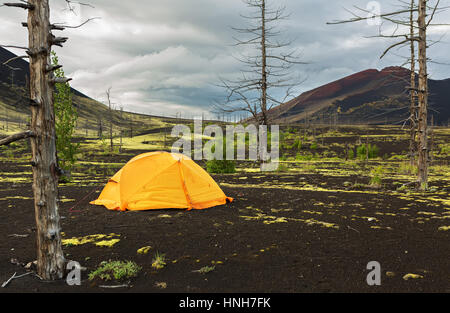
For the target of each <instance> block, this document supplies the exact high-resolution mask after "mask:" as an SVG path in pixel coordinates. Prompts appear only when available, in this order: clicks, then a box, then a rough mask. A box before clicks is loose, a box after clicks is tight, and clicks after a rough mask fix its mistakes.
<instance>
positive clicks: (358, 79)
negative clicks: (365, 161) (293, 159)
mask: <svg viewBox="0 0 450 313" xmlns="http://www.w3.org/2000/svg"><path fill="white" fill-rule="evenodd" d="M410 73H411V72H410V71H409V70H408V69H406V68H403V67H398V66H391V67H386V68H384V69H382V70H381V71H380V70H377V69H368V70H364V71H361V72H358V73H354V74H351V75H348V76H346V77H343V78H341V79H338V80H335V81H333V82H330V83H327V84H325V85H323V86H320V87H317V88H314V89H312V90H309V91H306V92H304V93H302V94H300V95H299V96H298V97H296V98H294V99H292V100H290V101H288V102H286V103H284V104H281V105H279V106H277V107H275V108H272V109H271V110H269V112H268V115H269V118H270V119H271V120H272V121H273V122H275V123H276V122H278V123H282V122H285V123H298V122H302V121H304V120H305V119H308V120H313V121H314V120H315V121H317V122H323V123H330V122H334V120H335V119H337V120H338V121H339V122H341V123H350V124H352V123H364V124H365V123H368V124H382V123H394V124H398V123H401V122H402V121H404V120H405V119H407V118H408V116H409V94H408V93H409V92H408V87H409V84H410V76H411V75H410ZM429 86H430V97H429V109H430V110H429V111H430V114H429V115H430V118H431V116H433V117H434V121H435V122H436V123H437V124H447V123H448V122H449V119H450V104H449V102H450V79H444V80H432V79H429ZM336 115H337V117H336Z"/></svg>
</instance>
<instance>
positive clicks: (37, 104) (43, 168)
mask: <svg viewBox="0 0 450 313" xmlns="http://www.w3.org/2000/svg"><path fill="white" fill-rule="evenodd" d="M66 2H67V4H68V5H69V6H70V1H68V0H66ZM4 6H7V7H16V8H22V9H25V10H27V11H28V19H27V22H26V23H22V25H23V26H24V27H27V28H28V47H16V48H20V49H23V50H25V51H26V53H27V55H26V56H22V57H18V58H29V60H30V81H29V91H30V95H29V104H30V106H31V123H30V130H28V131H25V132H23V133H19V134H15V135H12V136H10V137H8V138H5V139H3V140H1V141H0V145H5V144H9V143H11V142H14V141H17V140H21V139H25V138H31V150H32V161H31V165H32V167H33V193H34V208H35V218H36V229H37V235H36V237H37V274H38V275H39V276H40V277H41V278H42V279H44V280H56V279H61V278H62V277H63V276H64V271H65V268H64V267H65V259H64V254H63V251H62V247H61V228H60V217H59V212H58V178H59V176H60V174H61V170H60V169H59V167H58V161H57V153H56V142H55V141H56V140H55V139H56V138H55V112H54V106H53V92H54V86H55V84H56V83H66V82H68V81H70V79H69V78H65V77H63V78H55V76H54V74H53V71H54V70H56V69H57V68H59V67H60V66H53V65H52V63H51V60H50V53H51V50H52V46H62V44H63V43H65V42H66V41H67V39H68V38H66V37H56V36H54V35H53V34H52V30H64V28H65V27H62V26H60V25H55V24H51V23H50V7H49V1H48V0H28V1H22V2H20V3H5V4H4ZM69 27H70V26H69ZM77 27H78V26H77Z"/></svg>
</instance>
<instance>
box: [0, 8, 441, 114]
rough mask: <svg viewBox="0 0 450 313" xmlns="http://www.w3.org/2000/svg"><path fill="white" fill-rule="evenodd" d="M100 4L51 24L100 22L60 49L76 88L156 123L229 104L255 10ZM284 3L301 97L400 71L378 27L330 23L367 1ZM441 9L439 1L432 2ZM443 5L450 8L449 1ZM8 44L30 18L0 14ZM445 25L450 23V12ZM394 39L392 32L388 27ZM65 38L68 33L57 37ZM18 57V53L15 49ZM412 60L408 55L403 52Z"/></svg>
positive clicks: (21, 38)
mask: <svg viewBox="0 0 450 313" xmlns="http://www.w3.org/2000/svg"><path fill="white" fill-rule="evenodd" d="M84 2H86V3H90V4H92V5H93V6H94V8H91V7H85V6H82V7H81V8H76V10H75V11H76V14H73V13H71V12H69V11H68V10H66V9H65V8H66V7H65V3H64V1H62V0H51V1H50V3H51V8H52V12H51V16H52V17H51V18H52V22H67V23H68V24H70V25H77V24H79V23H81V22H82V21H84V20H85V19H87V18H91V17H100V19H96V20H93V21H91V22H90V23H88V24H87V25H85V26H83V27H82V28H78V29H70V30H67V31H64V32H63V35H64V36H68V37H70V39H69V41H68V43H67V44H66V45H65V47H64V48H62V49H61V48H58V47H56V49H55V51H56V52H57V54H58V55H59V57H60V62H61V63H62V64H63V65H64V69H65V71H66V76H69V77H72V78H73V81H72V82H71V84H72V87H74V88H76V89H78V90H79V91H81V92H83V93H85V94H86V95H88V96H90V97H92V98H94V99H97V100H99V101H104V100H105V90H106V89H108V88H109V87H112V98H113V101H114V102H115V104H116V105H117V107H119V106H123V108H124V109H125V110H128V111H134V112H143V113H149V114H155V115H172V116H174V115H175V114H177V112H183V113H182V115H183V116H185V117H191V116H195V115H200V114H202V112H204V113H205V114H206V115H208V113H209V112H210V111H211V110H212V109H211V106H212V104H213V103H214V101H215V100H220V99H221V98H222V97H223V96H225V94H224V91H223V90H221V89H220V88H217V87H216V86H215V84H217V83H218V81H219V77H233V76H234V75H236V74H237V73H239V70H240V68H241V65H240V64H239V62H238V61H237V60H236V58H235V57H236V55H238V53H239V51H238V48H236V47H235V46H233V43H234V41H233V36H236V33H235V32H234V31H233V30H232V29H231V27H232V26H234V27H243V26H245V25H246V24H245V23H246V20H244V19H243V18H242V17H241V16H240V14H247V13H249V12H250V11H249V10H248V8H246V6H245V5H244V4H243V3H242V2H241V0H164V1H161V0H146V1H142V0H126V1H125V0H85V1H84ZM268 2H272V3H276V4H277V5H282V4H283V5H285V6H286V10H287V12H290V13H291V15H290V19H289V20H288V21H285V22H283V23H281V24H280V25H279V27H280V29H281V30H282V38H283V39H287V40H293V44H292V48H294V49H298V50H299V51H301V52H302V61H306V62H308V64H307V65H299V66H296V68H295V71H296V72H297V74H298V75H299V76H301V77H303V78H305V79H306V80H305V81H304V82H303V83H302V84H301V85H299V86H298V88H297V93H298V94H300V93H301V92H304V91H307V90H310V89H312V88H315V87H318V86H320V85H323V84H325V83H328V82H331V81H333V80H336V79H339V78H342V77H344V76H346V75H350V74H352V73H355V72H358V71H361V70H365V69H369V68H376V69H382V68H384V67H386V66H391V65H401V64H402V63H403V62H404V60H403V59H402V58H400V57H399V56H396V55H394V54H391V55H389V56H387V57H386V58H385V59H383V60H380V59H379V56H380V55H381V53H382V52H383V50H384V48H386V47H387V46H389V42H388V41H386V40H384V39H379V38H364V37H368V36H372V35H376V34H377V33H378V30H379V27H378V26H376V25H369V23H367V22H359V23H352V24H345V25H326V22H330V21H333V20H338V19H345V18H349V17H351V16H350V14H349V13H348V12H347V11H346V10H345V8H347V9H351V8H352V6H353V5H358V6H359V7H361V8H368V4H369V3H370V1H366V0H342V1H337V0H336V1H331V0H276V1H275V0H272V1H271V0H268ZM430 2H431V3H433V2H434V1H430ZM441 2H443V5H444V6H448V5H450V3H448V2H450V1H448V0H447V1H445V0H444V1H441ZM378 3H379V4H380V7H381V11H382V12H388V11H390V10H392V9H393V6H391V5H389V4H392V3H395V0H382V1H378ZM0 18H1V23H2V25H1V27H0V39H1V40H0V41H1V42H2V44H16V45H24V44H25V43H26V39H27V34H26V30H25V29H24V28H23V27H21V25H20V22H22V21H25V20H26V12H25V11H24V10H19V9H14V8H6V7H1V8H0ZM437 21H439V22H444V23H449V21H450V12H444V13H441V14H440V15H439V16H438V17H437ZM383 29H384V30H385V31H386V32H387V31H389V29H390V28H389V26H388V25H386V26H384V28H383ZM447 31H450V27H449V28H448V29H447V28H446V27H434V28H433V29H432V30H430V33H431V35H432V38H434V39H439V38H441V36H444V37H443V42H442V43H440V44H437V45H434V46H432V48H431V49H430V52H429V55H430V57H432V58H433V59H434V60H435V61H437V62H443V63H450V60H449V55H450V54H449V53H448V51H449V48H450V45H449V42H450V38H449V36H446V33H447ZM58 35H59V34H58ZM13 52H15V53H19V51H13ZM394 53H395V54H398V55H408V51H407V50H406V49H403V50H398V51H394ZM430 72H431V78H434V79H443V78H449V77H450V66H447V65H438V64H430Z"/></svg>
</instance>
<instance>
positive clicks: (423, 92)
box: [417, 0, 428, 190]
mask: <svg viewBox="0 0 450 313" xmlns="http://www.w3.org/2000/svg"><path fill="white" fill-rule="evenodd" d="M427 2H428V0H419V18H418V26H419V92H418V102H419V110H418V114H419V118H418V128H419V129H418V133H419V147H418V164H417V165H418V169H419V171H418V183H419V188H420V189H421V190H425V189H427V188H428V139H427V127H428V121H427V119H428V114H427V110H428V72H427V23H426V16H427Z"/></svg>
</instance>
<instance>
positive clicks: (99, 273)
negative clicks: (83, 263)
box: [89, 261, 141, 281]
mask: <svg viewBox="0 0 450 313" xmlns="http://www.w3.org/2000/svg"><path fill="white" fill-rule="evenodd" d="M140 270H141V267H140V266H138V265H137V264H136V263H134V262H132V261H109V262H102V263H100V266H99V267H98V268H97V269H96V270H95V271H93V272H91V273H90V274H89V280H94V279H96V278H97V279H101V280H105V281H109V280H117V281H123V280H126V279H129V278H133V277H136V276H137V275H138V273H139V271H140Z"/></svg>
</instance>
